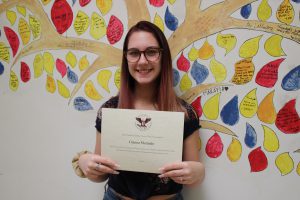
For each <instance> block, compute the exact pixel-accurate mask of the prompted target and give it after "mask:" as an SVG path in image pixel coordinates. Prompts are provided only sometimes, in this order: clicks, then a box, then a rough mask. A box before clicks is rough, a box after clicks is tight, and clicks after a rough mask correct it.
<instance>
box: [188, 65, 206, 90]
mask: <svg viewBox="0 0 300 200" xmlns="http://www.w3.org/2000/svg"><path fill="white" fill-rule="evenodd" d="M208 74H209V71H208V69H207V67H205V66H204V65H201V64H200V63H198V62H197V60H196V61H195V62H194V63H193V65H192V70H191V75H192V77H193V79H194V80H195V81H196V83H197V85H198V84H201V83H202V82H203V81H204V80H205V79H206V78H207V76H208Z"/></svg>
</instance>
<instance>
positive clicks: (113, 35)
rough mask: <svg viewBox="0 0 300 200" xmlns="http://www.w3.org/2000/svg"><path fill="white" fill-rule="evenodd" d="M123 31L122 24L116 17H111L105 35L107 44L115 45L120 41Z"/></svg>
mask: <svg viewBox="0 0 300 200" xmlns="http://www.w3.org/2000/svg"><path fill="white" fill-rule="evenodd" d="M123 31H124V28H123V24H122V22H121V21H120V20H119V19H118V18H117V17H116V16H114V15H112V16H111V17H110V19H109V22H108V26H107V33H106V36H107V39H108V41H109V43H110V44H115V43H117V42H118V41H119V40H120V39H121V37H122V35H123Z"/></svg>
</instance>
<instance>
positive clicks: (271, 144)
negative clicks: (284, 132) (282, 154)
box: [262, 125, 279, 152]
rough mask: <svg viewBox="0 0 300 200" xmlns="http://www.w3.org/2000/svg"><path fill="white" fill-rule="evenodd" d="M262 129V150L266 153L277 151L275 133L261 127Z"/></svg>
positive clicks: (277, 142) (277, 143)
mask: <svg viewBox="0 0 300 200" xmlns="http://www.w3.org/2000/svg"><path fill="white" fill-rule="evenodd" d="M262 127H263V129H264V148H265V150H266V151H268V152H276V151H277V150H278V149H279V140H278V137H277V135H276V133H275V132H274V131H273V130H272V129H271V128H269V127H267V126H265V125H262Z"/></svg>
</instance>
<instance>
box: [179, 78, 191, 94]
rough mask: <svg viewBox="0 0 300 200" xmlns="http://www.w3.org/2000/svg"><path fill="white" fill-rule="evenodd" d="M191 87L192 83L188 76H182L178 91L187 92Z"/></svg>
mask: <svg viewBox="0 0 300 200" xmlns="http://www.w3.org/2000/svg"><path fill="white" fill-rule="evenodd" d="M191 87H192V81H191V79H190V78H189V75H188V74H187V73H186V74H184V75H183V76H182V78H181V81H180V90H181V91H182V92H185V91H187V90H188V89H190V88H191Z"/></svg>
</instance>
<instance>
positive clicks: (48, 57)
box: [43, 52, 55, 75]
mask: <svg viewBox="0 0 300 200" xmlns="http://www.w3.org/2000/svg"><path fill="white" fill-rule="evenodd" d="M43 58H44V69H45V71H46V72H47V74H49V75H53V70H54V65H55V63H54V58H53V56H52V54H51V53H49V52H45V53H44V54H43Z"/></svg>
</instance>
